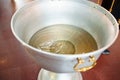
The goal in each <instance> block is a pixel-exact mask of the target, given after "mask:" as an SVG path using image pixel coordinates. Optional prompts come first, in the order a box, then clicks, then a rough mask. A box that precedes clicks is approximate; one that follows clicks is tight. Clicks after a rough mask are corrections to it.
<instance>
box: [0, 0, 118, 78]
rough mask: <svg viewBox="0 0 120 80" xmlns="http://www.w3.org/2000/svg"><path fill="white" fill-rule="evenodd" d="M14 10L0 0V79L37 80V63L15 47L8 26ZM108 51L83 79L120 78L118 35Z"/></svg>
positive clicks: (22, 50) (6, 2)
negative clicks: (108, 53)
mask: <svg viewBox="0 0 120 80" xmlns="http://www.w3.org/2000/svg"><path fill="white" fill-rule="evenodd" d="M16 1H17V0H16ZM21 1H22V0H21ZM26 1H28V2H29V1H31V0H26ZM14 10H15V5H14V4H13V2H12V0H0V80H36V79H37V75H38V72H39V70H40V65H38V64H36V62H35V61H34V60H32V59H31V58H30V57H29V56H28V55H27V54H26V52H25V50H24V49H23V48H22V47H21V46H18V44H19V43H18V42H17V40H16V39H15V38H14V36H13V34H12V32H11V29H10V20H11V16H12V15H13V13H14ZM109 50H110V55H102V56H101V57H100V59H99V60H98V61H97V62H98V64H97V65H96V66H95V67H94V68H93V69H91V70H89V71H87V72H84V73H82V74H83V77H84V80H120V76H119V74H120V69H119V68H120V35H119V37H118V39H117V41H116V42H115V43H114V44H113V45H112V46H111V47H110V48H109ZM63 79H64V78H63Z"/></svg>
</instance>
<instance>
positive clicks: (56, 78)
mask: <svg viewBox="0 0 120 80" xmlns="http://www.w3.org/2000/svg"><path fill="white" fill-rule="evenodd" d="M37 80H83V79H82V75H81V73H80V72H76V73H54V72H50V71H47V70H45V69H41V70H40V72H39V74H38V79H37Z"/></svg>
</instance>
